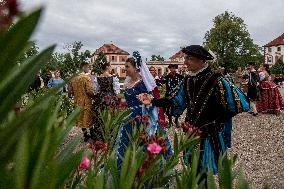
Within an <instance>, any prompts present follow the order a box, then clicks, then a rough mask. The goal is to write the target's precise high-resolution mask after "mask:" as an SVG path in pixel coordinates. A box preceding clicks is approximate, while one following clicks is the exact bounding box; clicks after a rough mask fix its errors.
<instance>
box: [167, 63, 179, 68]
mask: <svg viewBox="0 0 284 189" xmlns="http://www.w3.org/2000/svg"><path fill="white" fill-rule="evenodd" d="M168 68H175V69H178V65H177V64H169V65H168Z"/></svg>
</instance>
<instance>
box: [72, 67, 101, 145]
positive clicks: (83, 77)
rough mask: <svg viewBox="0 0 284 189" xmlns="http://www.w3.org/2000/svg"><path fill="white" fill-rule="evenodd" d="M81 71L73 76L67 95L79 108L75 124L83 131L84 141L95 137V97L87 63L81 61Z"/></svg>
mask: <svg viewBox="0 0 284 189" xmlns="http://www.w3.org/2000/svg"><path fill="white" fill-rule="evenodd" d="M81 69H82V72H81V73H80V74H79V75H78V76H76V77H74V78H73V79H72V80H71V82H70V84H69V88H68V93H69V96H73V97H74V104H75V106H76V107H79V108H80V115H79V118H78V120H77V122H76V126H77V127H80V128H81V129H82V131H83V135H84V141H85V142H87V141H88V140H89V139H91V138H92V139H96V137H95V135H97V131H94V128H93V125H94V112H93V111H92V108H93V105H92V100H93V98H94V97H95V95H94V92H93V83H92V80H91V77H90V75H89V74H86V73H88V70H89V64H88V63H86V62H83V63H81Z"/></svg>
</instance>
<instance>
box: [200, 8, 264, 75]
mask: <svg viewBox="0 0 284 189" xmlns="http://www.w3.org/2000/svg"><path fill="white" fill-rule="evenodd" d="M204 40H205V41H204V45H205V46H206V47H207V48H209V49H210V50H211V51H213V52H214V53H215V54H216V55H217V60H218V64H219V66H224V67H226V68H228V69H232V70H236V69H237V67H238V66H241V67H245V66H246V65H247V63H248V62H251V61H254V62H255V63H256V64H257V65H259V64H261V63H262V61H263V56H262V54H261V48H260V47H259V46H258V45H256V44H254V43H253V40H252V38H251V37H250V34H249V32H248V30H247V25H246V24H245V23H244V20H243V19H242V18H240V17H237V16H235V15H234V14H233V13H229V12H227V11H226V12H225V13H222V14H220V15H218V16H216V17H215V18H214V19H213V27H212V28H211V29H210V30H209V31H207V32H206V34H205V37H204Z"/></svg>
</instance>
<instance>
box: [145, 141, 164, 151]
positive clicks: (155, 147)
mask: <svg viewBox="0 0 284 189" xmlns="http://www.w3.org/2000/svg"><path fill="white" fill-rule="evenodd" d="M147 150H148V151H149V152H150V154H159V153H160V152H161V151H162V147H161V146H160V145H158V144H157V143H156V142H154V143H152V144H148V146H147Z"/></svg>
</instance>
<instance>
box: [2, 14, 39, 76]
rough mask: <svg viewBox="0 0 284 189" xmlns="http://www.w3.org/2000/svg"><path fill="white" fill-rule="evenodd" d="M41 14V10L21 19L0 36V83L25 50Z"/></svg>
mask: <svg viewBox="0 0 284 189" xmlns="http://www.w3.org/2000/svg"><path fill="white" fill-rule="evenodd" d="M41 12H42V9H39V10H36V11H34V12H32V13H31V14H29V15H28V16H25V17H23V18H21V19H20V20H19V21H18V22H17V23H16V24H15V25H14V26H12V28H11V29H9V30H7V32H6V33H4V35H0V68H1V69H0V81H2V80H3V79H4V78H5V77H6V76H7V75H8V74H10V72H11V69H12V68H13V66H15V65H16V59H17V58H18V56H19V55H20V54H21V53H22V51H23V50H24V49H25V46H26V45H27V42H28V40H29V38H30V37H31V35H32V33H33V31H34V30H35V27H36V25H37V23H38V20H39V18H40V15H41ZM18 79H19V78H18Z"/></svg>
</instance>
